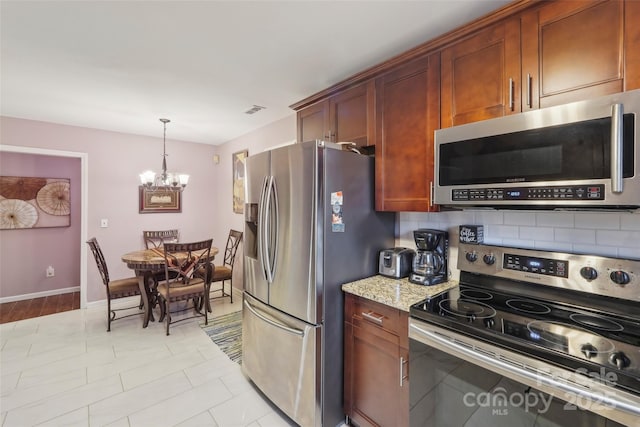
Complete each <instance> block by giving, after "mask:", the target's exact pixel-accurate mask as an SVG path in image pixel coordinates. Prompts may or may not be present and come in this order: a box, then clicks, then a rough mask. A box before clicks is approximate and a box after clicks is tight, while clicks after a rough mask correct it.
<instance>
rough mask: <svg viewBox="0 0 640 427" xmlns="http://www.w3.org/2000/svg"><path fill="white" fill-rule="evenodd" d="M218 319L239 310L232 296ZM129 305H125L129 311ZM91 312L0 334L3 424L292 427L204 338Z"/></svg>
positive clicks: (195, 324)
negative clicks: (168, 332)
mask: <svg viewBox="0 0 640 427" xmlns="http://www.w3.org/2000/svg"><path fill="white" fill-rule="evenodd" d="M234 296H236V298H234V301H235V302H234V303H233V304H230V303H229V300H228V299H227V298H225V299H224V300H223V299H219V300H215V301H214V302H213V311H214V315H215V316H218V315H222V314H226V313H229V312H232V311H235V310H240V309H241V301H242V297H241V295H240V294H238V295H234ZM125 303H126V302H125ZM105 311H106V308H105V307H93V308H88V309H84V310H73V311H68V312H64V313H57V314H51V315H48V316H44V317H37V318H33V319H27V320H20V321H17V322H11V323H5V324H2V325H0V374H1V378H0V385H1V390H0V411H1V414H0V421H1V423H0V424H1V425H2V427H13V426H20V427H24V426H91V427H93V426H114V427H115V426H130V427H134V426H142V427H151V426H153V427H160V426H217V427H227V426H230V427H231V426H250V427H272V426H273V427H279V426H290V425H293V424H292V423H291V421H290V420H288V419H287V418H286V417H285V416H283V415H281V413H279V412H278V410H277V409H276V408H275V407H273V406H272V405H271V404H270V403H269V402H268V401H267V400H266V399H265V398H264V397H263V396H261V394H260V393H259V392H258V391H257V390H256V389H255V387H253V385H252V384H251V383H250V382H249V381H248V380H247V378H246V377H245V376H244V375H243V374H242V372H241V369H240V365H238V364H237V363H234V362H232V361H231V360H229V359H228V358H227V356H226V355H225V354H224V353H222V351H221V350H220V349H219V348H218V347H217V346H216V345H215V344H214V343H213V342H212V341H211V340H210V339H209V337H208V336H207V335H206V334H205V333H204V332H203V331H202V330H201V328H200V326H199V323H201V320H200V319H193V320H187V321H184V322H182V323H178V324H176V325H172V326H171V335H170V336H166V335H165V330H164V325H162V324H158V323H157V322H151V323H150V324H149V327H148V328H147V329H142V323H141V322H142V318H141V317H139V316H134V317H130V318H127V319H123V320H120V321H116V322H115V323H113V324H112V325H111V332H106V313H105Z"/></svg>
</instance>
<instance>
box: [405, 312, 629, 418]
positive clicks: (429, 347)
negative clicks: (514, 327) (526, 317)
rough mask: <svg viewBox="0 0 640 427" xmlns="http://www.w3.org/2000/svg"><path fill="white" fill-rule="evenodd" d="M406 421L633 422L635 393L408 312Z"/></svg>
mask: <svg viewBox="0 0 640 427" xmlns="http://www.w3.org/2000/svg"><path fill="white" fill-rule="evenodd" d="M409 338H410V341H409V350H410V352H409V367H410V370H411V371H410V381H409V384H410V425H411V426H415V427H419V426H420V427H423V426H434V427H435V426H445V425H446V426H452V427H463V426H464V427H468V426H497V425H504V426H516V425H523V426H524V425H526V426H543V425H555V426H571V427H575V426H581V427H583V426H589V427H590V426H599V427H605V426H606V427H611V426H618V425H619V424H618V423H622V425H628V426H631V425H637V422H638V419H639V418H638V417H640V397H638V396H635V395H631V394H629V393H626V392H623V391H621V390H619V389H615V388H614V387H611V386H608V385H606V384H603V383H601V382H597V381H594V380H591V379H590V378H588V377H587V376H585V375H581V374H578V373H574V372H572V371H568V370H563V369H561V368H558V367H556V366H552V365H550V364H547V363H544V362H541V361H538V360H537V359H531V358H528V357H525V356H522V355H520V354H517V353H514V352H510V351H506V350H504V349H502V348H499V347H495V346H492V345H490V344H487V343H485V342H482V341H478V340H475V339H472V338H469V337H466V336H464V335H460V334H457V333H454V332H451V331H449V330H446V329H443V328H440V327H438V326H434V325H431V324H429V323H426V322H424V321H421V320H417V319H414V318H411V319H410V320H409Z"/></svg>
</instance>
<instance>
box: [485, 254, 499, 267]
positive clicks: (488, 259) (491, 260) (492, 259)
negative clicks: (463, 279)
mask: <svg viewBox="0 0 640 427" xmlns="http://www.w3.org/2000/svg"><path fill="white" fill-rule="evenodd" d="M482 260H483V261H484V263H485V264H487V265H493V264H494V263H495V262H496V256H495V255H494V254H486V255H485V256H483V257H482Z"/></svg>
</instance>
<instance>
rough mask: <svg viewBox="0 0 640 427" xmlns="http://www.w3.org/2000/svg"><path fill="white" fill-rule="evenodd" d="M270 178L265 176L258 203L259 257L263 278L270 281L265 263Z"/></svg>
mask: <svg viewBox="0 0 640 427" xmlns="http://www.w3.org/2000/svg"><path fill="white" fill-rule="evenodd" d="M268 180H269V177H267V176H265V177H264V178H263V180H262V188H261V190H260V201H259V202H258V257H259V260H260V267H262V277H264V279H265V280H268V279H269V278H268V277H267V264H266V263H265V257H264V250H265V247H266V244H265V243H266V242H265V229H266V225H267V224H266V221H265V210H266V206H265V203H266V193H267V184H268Z"/></svg>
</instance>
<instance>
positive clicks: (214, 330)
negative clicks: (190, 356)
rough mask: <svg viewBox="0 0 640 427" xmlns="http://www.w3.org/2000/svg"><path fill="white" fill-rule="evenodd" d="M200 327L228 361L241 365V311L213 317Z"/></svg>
mask: <svg viewBox="0 0 640 427" xmlns="http://www.w3.org/2000/svg"><path fill="white" fill-rule="evenodd" d="M200 326H201V328H202V330H203V331H204V332H205V333H206V334H207V335H209V337H210V338H211V341H213V342H214V343H215V344H216V345H217V346H218V347H220V350H222V351H223V352H224V354H226V355H227V356H228V357H229V359H231V360H233V361H234V362H237V363H240V364H241V363H242V311H236V312H233V313H230V314H225V315H223V316H219V317H214V318H213V319H211V320H209V324H208V325H204V324H202V325H200Z"/></svg>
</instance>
